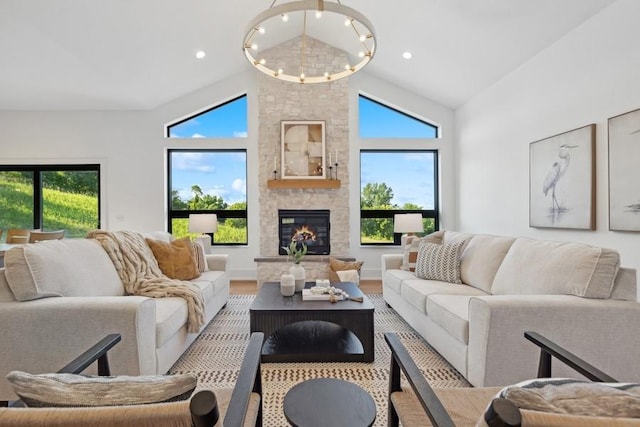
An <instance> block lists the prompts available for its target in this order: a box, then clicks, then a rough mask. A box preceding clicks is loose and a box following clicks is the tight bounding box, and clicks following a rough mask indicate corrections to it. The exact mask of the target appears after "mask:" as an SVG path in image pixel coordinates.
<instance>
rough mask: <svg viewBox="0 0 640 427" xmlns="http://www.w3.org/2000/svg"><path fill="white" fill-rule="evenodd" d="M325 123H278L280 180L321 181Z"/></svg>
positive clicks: (311, 121) (323, 174)
mask: <svg viewBox="0 0 640 427" xmlns="http://www.w3.org/2000/svg"><path fill="white" fill-rule="evenodd" d="M325 153H326V149H325V122H324V121H323V120H305V121H300V120H283V121H282V122H281V163H280V164H281V169H282V171H281V176H282V178H283V179H325V178H326V159H325Z"/></svg>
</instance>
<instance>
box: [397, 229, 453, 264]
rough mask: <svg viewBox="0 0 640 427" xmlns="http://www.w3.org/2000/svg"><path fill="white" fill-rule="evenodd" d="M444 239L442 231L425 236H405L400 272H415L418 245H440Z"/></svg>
mask: <svg viewBox="0 0 640 427" xmlns="http://www.w3.org/2000/svg"><path fill="white" fill-rule="evenodd" d="M443 238H444V231H435V232H433V233H431V234H429V235H427V236H424V237H418V236H407V237H406V240H405V245H404V248H403V253H402V267H400V268H401V269H402V270H406V271H416V261H417V260H418V248H419V247H420V243H422V242H429V243H436V244H438V245H439V244H441V243H442V239H443Z"/></svg>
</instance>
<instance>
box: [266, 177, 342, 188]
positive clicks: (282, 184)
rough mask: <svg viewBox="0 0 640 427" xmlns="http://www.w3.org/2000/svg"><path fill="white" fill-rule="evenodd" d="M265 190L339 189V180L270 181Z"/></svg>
mask: <svg viewBox="0 0 640 427" xmlns="http://www.w3.org/2000/svg"><path fill="white" fill-rule="evenodd" d="M267 188H271V189H282V188H340V180H339V179H270V180H268V181H267Z"/></svg>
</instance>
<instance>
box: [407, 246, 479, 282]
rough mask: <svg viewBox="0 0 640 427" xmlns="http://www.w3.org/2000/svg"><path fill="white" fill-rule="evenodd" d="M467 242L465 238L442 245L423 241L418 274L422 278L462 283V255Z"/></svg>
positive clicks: (417, 267) (419, 250)
mask: <svg viewBox="0 0 640 427" xmlns="http://www.w3.org/2000/svg"><path fill="white" fill-rule="evenodd" d="M466 243H467V242H466V241H465V240H461V241H459V242H455V243H444V244H442V245H437V244H435V243H429V242H422V243H421V244H420V247H419V248H418V260H417V262H416V276H417V277H419V278H420V279H432V280H441V281H443V282H450V283H462V281H461V280H460V255H461V254H462V249H463V247H464V246H465V245H466Z"/></svg>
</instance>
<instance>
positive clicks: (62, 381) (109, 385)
mask: <svg viewBox="0 0 640 427" xmlns="http://www.w3.org/2000/svg"><path fill="white" fill-rule="evenodd" d="M7 380H8V381H9V382H10V383H11V384H12V386H13V389H14V391H15V393H16V394H17V395H18V396H20V399H22V401H23V402H24V403H25V404H26V405H27V406H29V407H76V406H118V405H141V404H147V403H160V402H173V401H178V400H186V399H188V398H189V397H191V394H192V393H193V390H194V389H195V388H196V385H197V378H196V377H195V376H194V375H191V374H180V375H147V376H125V375H123V376H115V377H98V376H85V375H74V374H38V375H33V374H29V373H26V372H21V371H12V372H9V374H8V375H7Z"/></svg>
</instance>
